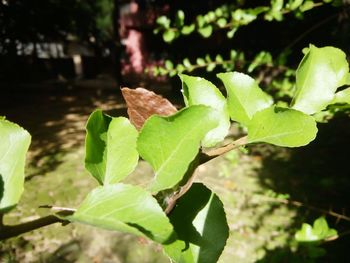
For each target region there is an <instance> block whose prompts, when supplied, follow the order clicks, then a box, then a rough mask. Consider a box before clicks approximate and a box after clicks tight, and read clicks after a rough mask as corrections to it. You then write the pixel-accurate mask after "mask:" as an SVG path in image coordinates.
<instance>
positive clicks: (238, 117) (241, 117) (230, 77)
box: [217, 72, 273, 125]
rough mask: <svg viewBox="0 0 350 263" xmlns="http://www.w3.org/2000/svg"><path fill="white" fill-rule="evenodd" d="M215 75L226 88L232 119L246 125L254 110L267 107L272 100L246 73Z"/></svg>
mask: <svg viewBox="0 0 350 263" xmlns="http://www.w3.org/2000/svg"><path fill="white" fill-rule="evenodd" d="M217 76H218V78H220V79H221V80H222V82H223V83H224V85H225V88H226V90H227V95H228V108H229V112H230V116H231V119H232V120H234V121H238V122H240V123H242V124H244V125H247V124H248V123H249V122H250V120H251V119H252V117H253V115H254V114H255V113H256V112H258V111H260V110H262V109H265V108H267V107H269V106H270V105H271V104H272V102H273V101H272V99H271V97H270V96H269V95H267V94H266V93H265V92H263V91H262V90H261V89H260V88H259V86H258V84H257V83H256V82H255V80H254V79H253V78H251V77H249V76H248V75H245V74H243V73H239V72H228V73H220V74H218V75H217Z"/></svg>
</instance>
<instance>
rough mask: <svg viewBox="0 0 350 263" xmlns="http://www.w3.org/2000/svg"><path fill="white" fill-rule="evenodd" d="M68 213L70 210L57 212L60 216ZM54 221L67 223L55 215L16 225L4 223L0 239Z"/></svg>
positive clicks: (50, 223)
mask: <svg viewBox="0 0 350 263" xmlns="http://www.w3.org/2000/svg"><path fill="white" fill-rule="evenodd" d="M70 214H72V212H67V211H66V212H59V213H57V215H61V216H67V215H70ZM55 223H62V224H67V223H69V221H67V220H64V219H61V218H59V217H58V216H55V215H49V216H44V217H41V218H38V219H35V220H33V221H30V222H26V223H22V224H18V225H10V226H8V225H4V226H3V227H2V228H1V231H0V240H5V239H8V238H11V237H16V236H19V235H21V234H24V233H27V232H30V231H33V230H36V229H38V228H41V227H44V226H48V225H52V224H55Z"/></svg>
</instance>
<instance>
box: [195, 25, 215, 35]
mask: <svg viewBox="0 0 350 263" xmlns="http://www.w3.org/2000/svg"><path fill="white" fill-rule="evenodd" d="M198 32H199V34H201V35H202V36H203V37H205V38H208V37H210V36H211V34H212V33H213V27H212V26H211V25H207V26H205V27H201V28H199V29H198Z"/></svg>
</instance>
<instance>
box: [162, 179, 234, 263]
mask: <svg viewBox="0 0 350 263" xmlns="http://www.w3.org/2000/svg"><path fill="white" fill-rule="evenodd" d="M169 218H170V222H171V223H172V224H173V226H174V229H175V232H176V233H177V236H178V240H177V241H175V242H173V243H172V244H169V245H164V249H165V251H166V253H167V254H168V256H169V257H170V258H171V259H172V260H174V261H175V262H184V263H194V262H196V263H215V262H217V260H218V259H219V257H220V255H221V253H222V251H223V249H224V247H225V245H226V240H227V238H228V236H229V228H228V225H227V221H226V215H225V211H224V208H223V204H222V202H221V201H220V199H219V198H218V196H217V195H215V194H214V193H212V192H211V191H210V190H209V189H208V188H207V187H205V186H204V185H203V184H201V183H195V184H193V185H192V187H191V188H190V190H189V191H188V192H187V193H186V194H185V195H184V196H182V197H181V198H180V199H179V200H178V203H177V205H176V207H175V208H174V210H173V211H172V212H171V213H170V215H169Z"/></svg>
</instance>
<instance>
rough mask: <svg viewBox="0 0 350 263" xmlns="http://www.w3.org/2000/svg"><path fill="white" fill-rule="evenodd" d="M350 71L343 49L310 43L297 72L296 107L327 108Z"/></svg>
mask: <svg viewBox="0 0 350 263" xmlns="http://www.w3.org/2000/svg"><path fill="white" fill-rule="evenodd" d="M348 72H349V65H348V62H347V61H346V56H345V53H344V52H343V51H341V50H340V49H337V48H334V47H323V48H317V47H315V46H313V45H310V47H309V49H308V52H307V54H306V55H305V56H304V58H303V60H302V61H301V63H300V65H299V67H298V69H297V72H296V93H295V96H294V98H293V102H292V105H293V108H294V109H297V110H300V111H302V112H305V113H307V114H314V113H317V112H319V111H321V110H323V109H324V108H325V107H327V105H328V104H329V103H331V102H332V100H333V98H334V93H335V91H336V90H337V88H338V87H340V86H342V85H344V84H345V83H346V78H347V74H348Z"/></svg>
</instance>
